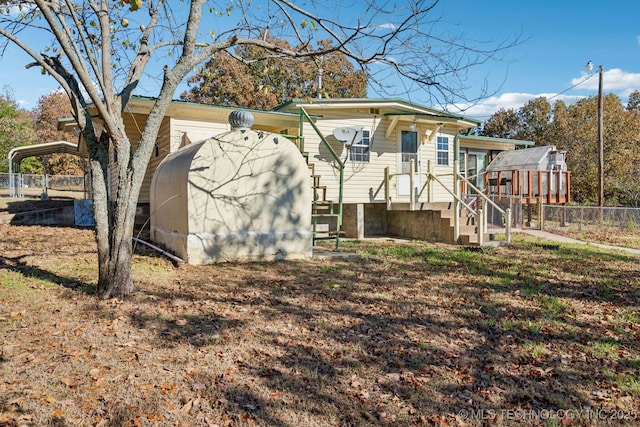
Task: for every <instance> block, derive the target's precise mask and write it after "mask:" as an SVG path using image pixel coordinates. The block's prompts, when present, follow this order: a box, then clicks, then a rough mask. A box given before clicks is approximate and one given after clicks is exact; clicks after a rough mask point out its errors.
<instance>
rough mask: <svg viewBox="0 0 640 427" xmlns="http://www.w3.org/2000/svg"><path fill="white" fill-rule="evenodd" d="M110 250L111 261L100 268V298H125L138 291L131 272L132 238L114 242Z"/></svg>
mask: <svg viewBox="0 0 640 427" xmlns="http://www.w3.org/2000/svg"><path fill="white" fill-rule="evenodd" d="M125 234H129V233H125ZM110 249H111V251H110V253H109V256H108V258H109V261H108V262H107V263H106V265H101V266H100V268H99V270H100V273H99V276H98V297H99V298H101V299H108V298H123V297H125V296H127V295H129V294H130V293H132V292H134V291H135V290H136V287H135V285H134V283H133V275H132V271H131V255H132V241H131V237H129V238H124V237H123V238H119V239H117V241H115V240H114V241H113V242H112V244H111V248H110Z"/></svg>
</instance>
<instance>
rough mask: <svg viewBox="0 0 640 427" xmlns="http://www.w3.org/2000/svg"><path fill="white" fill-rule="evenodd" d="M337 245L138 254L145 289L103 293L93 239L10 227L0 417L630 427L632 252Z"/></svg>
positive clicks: (37, 421)
mask: <svg viewBox="0 0 640 427" xmlns="http://www.w3.org/2000/svg"><path fill="white" fill-rule="evenodd" d="M343 248H344V249H345V250H347V251H350V252H354V253H357V254H359V256H358V257H357V258H352V259H331V260H321V259H314V260H310V261H306V262H277V263H262V264H245V265H243V264H223V265H214V266H200V267H195V266H180V267H175V266H173V265H172V264H170V263H169V262H168V261H167V260H165V259H163V258H161V257H158V256H156V254H153V253H149V252H143V251H144V249H143V248H138V254H137V255H136V256H135V260H134V270H135V279H136V282H137V285H138V287H139V291H138V292H137V293H136V294H134V295H133V296H131V297H130V298H128V299H126V300H124V301H115V300H114V301H99V300H97V299H96V298H95V297H94V296H93V295H92V294H91V292H92V291H93V287H94V283H95V277H96V274H97V268H96V264H95V262H96V260H95V258H96V257H95V242H94V240H93V236H92V233H91V232H90V231H88V230H80V229H73V228H54V227H19V226H8V225H0V282H1V283H2V285H1V286H0V331H1V332H2V338H3V342H2V348H1V350H0V372H1V377H0V426H15V425H37V426H41V425H52V426H139V425H144V426H155V425H158V426H169V425H180V426H205V425H211V426H228V425H233V426H252V425H261V426H262V425H264V426H267V425H268V426H291V427H293V426H368V425H394V426H409V425H461V426H462V425H486V424H487V423H489V424H491V425H514V424H517V425H561V423H564V424H568V423H572V424H568V425H608V424H612V425H620V424H617V423H614V422H613V421H611V420H609V419H608V418H604V419H599V420H596V421H594V420H593V418H591V419H588V418H586V416H588V414H587V415H585V416H584V417H583V418H580V416H579V413H578V412H577V411H579V410H584V409H585V408H587V409H590V410H592V411H595V410H606V411H608V412H606V414H609V415H610V414H614V415H621V416H626V417H627V419H626V420H622V423H621V424H623V425H635V424H637V422H638V421H637V417H638V416H640V415H638V414H637V412H636V411H640V380H639V379H638V370H639V369H640V325H639V324H640V311H639V309H638V307H639V302H640V267H639V263H638V258H637V257H635V258H634V257H633V256H631V255H628V254H623V253H617V252H607V251H603V250H598V249H597V248H593V247H583V246H580V247H577V246H564V245H561V246H559V247H558V246H556V245H545V244H543V243H541V242H536V241H533V240H526V239H525V238H524V237H517V238H516V239H515V242H514V244H513V245H512V246H509V247H500V248H497V249H495V250H486V251H480V252H475V251H470V250H465V249H463V248H460V247H451V246H445V245H435V244H429V243H421V242H407V243H397V242H396V243H392V242H385V241H373V242H350V243H344V244H343ZM516 408H519V409H523V410H533V411H541V410H549V411H552V410H560V409H563V410H567V411H569V410H571V411H576V412H573V413H572V414H574V415H575V416H574V417H573V419H569V418H568V417H565V418H562V419H560V418H557V417H556V418H553V417H551V418H550V419H542V418H544V414H546V413H545V412H519V413H516V412H500V411H503V410H504V411H506V410H515V409H516ZM465 410H466V411H470V412H471V411H480V410H482V411H485V412H483V413H482V415H483V416H484V417H485V418H487V419H485V420H473V419H471V418H470V417H466V416H465V413H464V412H462V411H465ZM491 411H493V412H491ZM614 411H618V412H614ZM625 411H626V412H625ZM470 412H467V414H469V413H470ZM476 413H477V414H480V413H479V412H476ZM492 414H495V416H492ZM540 414H542V418H538V419H534V418H535V417H532V416H533V415H540ZM565 414H569V412H566V413H565ZM598 414H599V415H602V414H604V412H602V413H600V412H598Z"/></svg>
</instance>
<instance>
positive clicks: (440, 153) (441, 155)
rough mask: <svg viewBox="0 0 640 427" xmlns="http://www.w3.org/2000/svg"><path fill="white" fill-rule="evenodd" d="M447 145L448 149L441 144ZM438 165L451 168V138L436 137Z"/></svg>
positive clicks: (446, 136)
mask: <svg viewBox="0 0 640 427" xmlns="http://www.w3.org/2000/svg"><path fill="white" fill-rule="evenodd" d="M445 143H446V144H447V145H446V149H445V148H441V144H445ZM436 165H438V166H449V136H448V135H438V136H437V137H436Z"/></svg>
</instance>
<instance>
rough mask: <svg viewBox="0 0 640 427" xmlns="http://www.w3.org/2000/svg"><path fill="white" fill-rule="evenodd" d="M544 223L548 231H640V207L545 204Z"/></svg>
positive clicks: (544, 227)
mask: <svg viewBox="0 0 640 427" xmlns="http://www.w3.org/2000/svg"><path fill="white" fill-rule="evenodd" d="M542 223H543V229H545V230H548V231H553V230H568V231H601V230H603V229H607V228H617V229H621V230H628V231H639V232H640V208H629V207H602V208H601V207H597V206H560V205H544V207H543V221H542Z"/></svg>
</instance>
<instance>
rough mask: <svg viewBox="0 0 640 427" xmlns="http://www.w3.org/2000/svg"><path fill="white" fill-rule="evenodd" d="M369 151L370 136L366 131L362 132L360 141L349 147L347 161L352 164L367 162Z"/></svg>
mask: <svg viewBox="0 0 640 427" xmlns="http://www.w3.org/2000/svg"><path fill="white" fill-rule="evenodd" d="M370 149H371V136H370V133H369V131H368V130H363V131H362V140H361V141H360V142H359V143H357V144H353V145H352V146H351V150H350V151H349V159H350V160H351V161H353V162H364V163H366V162H368V161H369V153H370Z"/></svg>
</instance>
